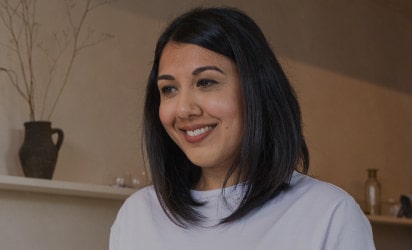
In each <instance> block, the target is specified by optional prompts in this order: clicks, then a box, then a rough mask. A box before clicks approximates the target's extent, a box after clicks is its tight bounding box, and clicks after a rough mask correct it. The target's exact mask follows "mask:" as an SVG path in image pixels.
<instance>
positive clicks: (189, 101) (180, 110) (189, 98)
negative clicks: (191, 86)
mask: <svg viewBox="0 0 412 250" xmlns="http://www.w3.org/2000/svg"><path fill="white" fill-rule="evenodd" d="M176 113H177V116H178V117H179V118H180V119H192V118H194V117H196V116H199V115H201V114H202V109H201V108H200V105H199V102H198V100H197V98H196V96H195V95H194V94H193V93H188V92H186V91H185V92H181V93H180V95H179V96H178V103H177V112H176Z"/></svg>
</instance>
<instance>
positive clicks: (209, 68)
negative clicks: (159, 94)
mask: <svg viewBox="0 0 412 250" xmlns="http://www.w3.org/2000/svg"><path fill="white" fill-rule="evenodd" d="M206 70H215V71H217V72H220V73H222V74H224V72H223V70H221V69H220V68H219V67H217V66H203V67H199V68H196V69H195V70H193V72H192V75H194V76H195V75H198V74H200V73H202V72H203V71H206ZM174 79H175V78H174V77H173V76H172V75H160V76H158V77H157V80H174Z"/></svg>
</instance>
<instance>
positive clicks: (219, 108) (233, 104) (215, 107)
mask: <svg viewBox="0 0 412 250" xmlns="http://www.w3.org/2000/svg"><path fill="white" fill-rule="evenodd" d="M208 107H209V112H210V113H211V114H213V115H215V116H218V117H221V118H222V119H224V120H226V121H227V122H229V121H232V122H240V121H241V120H242V118H241V113H242V109H241V108H242V107H241V103H240V101H239V99H238V98H235V97H233V96H232V97H227V96H225V97H224V98H217V99H214V100H210V101H209V103H208ZM226 125H228V124H226Z"/></svg>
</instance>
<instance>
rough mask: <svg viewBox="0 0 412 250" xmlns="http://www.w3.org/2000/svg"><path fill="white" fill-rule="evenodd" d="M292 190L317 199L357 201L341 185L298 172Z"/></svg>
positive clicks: (293, 180)
mask: <svg viewBox="0 0 412 250" xmlns="http://www.w3.org/2000/svg"><path fill="white" fill-rule="evenodd" d="M290 191H291V192H293V193H295V194H296V195H302V196H309V197H310V198H313V199H315V200H317V201H322V200H325V201H327V202H337V203H338V202H341V201H343V200H347V201H350V202H354V203H356V202H355V200H354V199H353V198H352V196H350V195H349V194H348V193H347V192H346V191H345V190H343V189H341V188H340V187H338V186H335V185H333V184H331V183H328V182H324V181H320V180H318V179H315V178H313V177H310V176H308V175H304V174H301V173H298V172H295V173H294V174H293V177H292V180H291V182H290Z"/></svg>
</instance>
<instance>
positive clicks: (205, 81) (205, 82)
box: [196, 78, 217, 88]
mask: <svg viewBox="0 0 412 250" xmlns="http://www.w3.org/2000/svg"><path fill="white" fill-rule="evenodd" d="M215 84H217V81H215V80H213V79H206V78H205V79H200V80H199V81H197V84H196V85H197V86H198V87H201V88H207V87H211V86H213V85H215Z"/></svg>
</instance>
